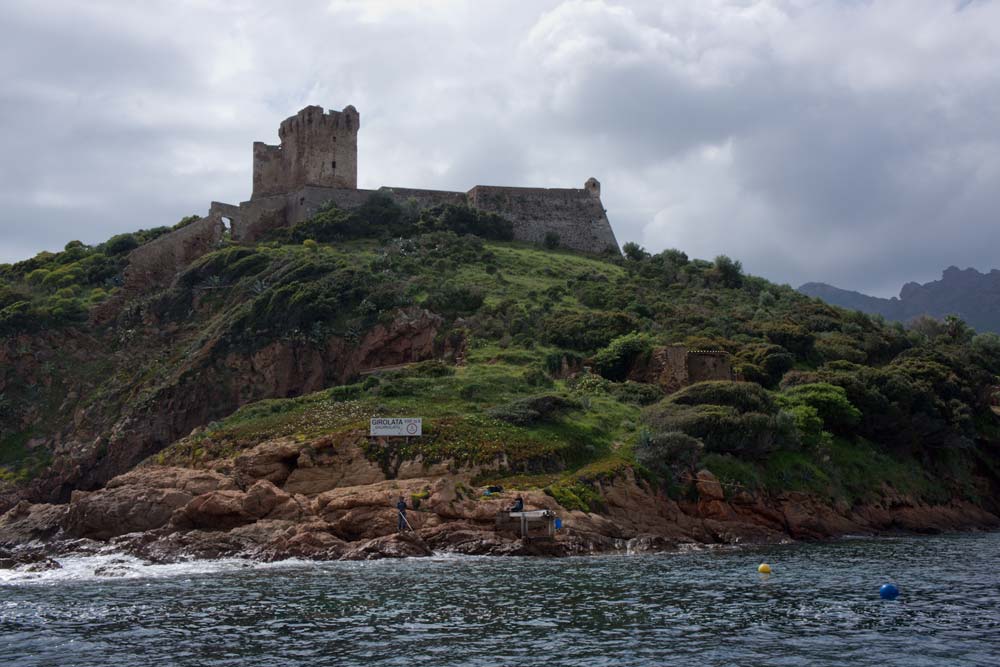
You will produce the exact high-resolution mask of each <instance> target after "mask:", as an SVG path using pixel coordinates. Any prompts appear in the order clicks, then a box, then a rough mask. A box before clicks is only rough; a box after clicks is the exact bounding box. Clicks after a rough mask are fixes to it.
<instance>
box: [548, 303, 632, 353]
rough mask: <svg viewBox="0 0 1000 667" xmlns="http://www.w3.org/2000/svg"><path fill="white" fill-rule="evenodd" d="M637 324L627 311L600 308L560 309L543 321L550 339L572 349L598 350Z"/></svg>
mask: <svg viewBox="0 0 1000 667" xmlns="http://www.w3.org/2000/svg"><path fill="white" fill-rule="evenodd" d="M637 328H638V322H637V321H636V320H635V318H634V317H632V316H631V315H629V314H628V313H623V312H620V311H601V312H587V313H577V312H569V313H558V314H556V315H553V316H552V317H550V318H549V319H548V320H547V321H546V322H545V325H544V331H545V333H544V335H545V337H546V339H547V341H548V342H550V343H552V344H554V345H558V346H559V347H568V348H570V349H573V350H581V351H587V350H595V349H598V348H601V347H604V346H605V345H608V344H609V343H610V342H611V341H612V340H614V339H615V338H617V337H618V336H622V335H624V334H627V333H629V332H631V331H635V330H636V329H637Z"/></svg>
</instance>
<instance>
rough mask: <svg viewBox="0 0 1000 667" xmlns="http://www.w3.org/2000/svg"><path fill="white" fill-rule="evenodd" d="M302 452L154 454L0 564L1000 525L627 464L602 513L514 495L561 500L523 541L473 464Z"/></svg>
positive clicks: (485, 550)
mask: <svg viewBox="0 0 1000 667" xmlns="http://www.w3.org/2000/svg"><path fill="white" fill-rule="evenodd" d="M301 447H302V446H301V445H300V444H295V443H289V442H270V443H266V444H264V445H261V446H259V447H257V448H255V449H254V450H251V451H250V452H248V453H245V454H243V455H241V456H239V457H237V458H236V459H234V460H233V461H230V462H227V463H226V464H225V465H220V466H216V468H215V469H193V468H182V467H174V466H157V465H143V466H140V467H139V468H136V469H134V470H132V471H130V472H128V473H126V474H124V475H121V476H119V477H116V478H114V479H112V480H111V481H110V482H109V483H108V484H107V485H106V486H105V487H104V488H102V489H99V490H97V491H92V492H83V491H74V492H73V494H72V498H71V500H70V502H68V503H65V504H58V505H56V504H31V503H28V502H26V501H22V502H20V503H18V504H17V505H16V506H15V507H13V508H11V509H10V510H9V511H8V512H7V513H6V514H4V515H3V516H0V568H5V567H6V568H25V569H35V570H39V569H47V568H51V567H58V563H57V562H56V561H55V560H53V558H55V557H58V556H61V555H67V554H96V553H102V554H103V553H121V554H129V555H134V556H137V557H140V558H142V559H145V560H147V561H149V562H155V563H169V562H178V561H184V560H191V559H216V558H229V557H239V558H248V559H252V560H258V561H278V560H284V559H288V558H301V559H313V560H373V559H379V558H403V557H419V556H429V555H431V554H433V553H436V552H437V553H440V552H451V553H458V554H469V555H489V556H569V555H585V554H605V553H650V552H665V551H672V550H675V549H678V548H683V547H685V546H686V545H687V546H698V545H753V544H773V543H781V542H788V541H793V540H821V539H828V538H834V537H838V536H843V535H874V534H883V533H893V532H897V533H898V532H908V533H938V532H951V531H961V530H972V529H995V528H998V527H1000V518H998V517H997V516H996V515H995V514H993V513H991V512H988V511H986V510H984V509H982V508H981V507H978V506H976V505H973V504H971V503H968V502H961V501H956V502H953V503H950V504H947V505H926V504H922V503H919V502H914V501H913V500H912V499H910V498H908V497H906V496H902V495H899V494H896V493H895V492H894V491H893V490H892V489H890V488H885V489H884V490H883V494H882V498H881V499H880V501H879V502H877V503H868V504H864V505H855V506H848V505H847V504H841V505H831V504H829V503H826V502H823V501H821V500H819V499H817V498H815V497H811V496H809V495H805V494H799V493H787V494H783V495H781V496H778V497H763V496H760V495H753V494H749V493H746V492H740V493H736V494H732V493H730V494H727V493H726V492H725V491H724V489H723V486H722V485H721V484H720V483H719V481H718V480H717V479H716V478H715V477H714V476H713V475H712V474H711V473H710V472H708V471H707V470H701V471H699V472H697V474H696V476H695V477H694V479H693V480H692V487H691V489H690V491H691V493H688V494H686V495H685V497H686V498H690V499H689V500H673V499H671V498H669V497H667V496H666V495H664V494H663V493H662V492H660V491H659V490H657V489H655V488H653V487H652V486H651V485H650V484H649V483H648V482H647V481H645V480H643V479H641V478H638V477H636V476H635V475H634V473H633V472H632V471H631V470H625V471H623V472H621V473H619V474H617V475H615V476H614V477H613V478H611V479H607V480H604V481H599V482H596V486H597V488H598V490H599V492H600V496H601V498H602V502H603V505H604V507H603V511H601V512H600V513H592V512H582V511H577V510H567V509H565V508H563V507H561V506H560V505H559V504H558V503H557V502H556V500H555V499H554V498H552V497H550V496H549V495H546V494H545V493H544V492H542V491H540V490H530V491H521V492H518V493H520V495H523V496H524V500H525V504H526V505H527V507H528V508H529V509H549V510H552V511H554V512H555V513H556V514H557V515H558V516H559V517H560V518H561V519H562V522H563V526H564V527H563V529H561V530H559V531H558V533H557V536H556V538H555V539H554V540H553V541H537V540H533V541H524V540H521V539H518V538H516V537H515V536H513V535H507V534H501V533H497V532H496V531H495V529H494V517H495V515H496V513H497V512H498V511H500V510H502V509H504V508H505V507H506V506H507V505H509V504H510V502H511V500H512V499H513V496H514V493H511V492H508V493H501V494H493V495H490V496H484V495H483V494H482V490H481V489H476V488H472V487H471V476H472V475H471V472H469V471H467V472H466V473H464V474H463V473H461V472H459V473H455V472H447V471H446V470H445V469H442V468H433V467H421V466H411V468H410V469H404V470H402V473H403V474H404V475H417V474H419V473H420V472H423V473H424V476H408V477H406V478H403V479H385V476H384V475H383V474H382V473H381V472H380V471H379V470H378V468H377V467H375V466H374V465H373V464H371V463H370V462H367V461H366V460H364V458H363V457H360V458H358V457H353V458H350V459H349V460H345V459H343V457H340V460H338V461H327V462H326V463H327V465H325V466H324V465H319V466H316V467H312V468H303V469H302V470H305V471H306V472H307V473H308V474H305V475H302V474H300V475H298V476H295V475H292V474H291V472H293V471H291V470H289V466H288V465H287V463H286V462H287V461H288V460H289V458H290V457H294V456H300V450H301ZM341 453H342V454H343V451H342V452H341ZM429 473H436V474H429ZM399 496H404V497H406V498H407V499H409V500H408V502H410V503H411V505H414V507H413V508H412V509H410V510H409V512H408V518H409V520H410V523H411V524H412V526H413V529H414V531H413V532H412V533H410V532H407V533H397V532H396V523H397V515H396V510H395V507H394V504H395V499H396V498H397V497H399Z"/></svg>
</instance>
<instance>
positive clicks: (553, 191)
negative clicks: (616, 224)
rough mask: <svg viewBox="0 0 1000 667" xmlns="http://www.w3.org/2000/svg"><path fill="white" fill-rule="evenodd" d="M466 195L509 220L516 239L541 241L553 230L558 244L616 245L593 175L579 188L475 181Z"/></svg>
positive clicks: (595, 248) (592, 248) (593, 248)
mask: <svg viewBox="0 0 1000 667" xmlns="http://www.w3.org/2000/svg"><path fill="white" fill-rule="evenodd" d="M468 196H469V204H470V205H471V206H474V207H476V208H479V209H482V210H485V211H491V212H493V213H497V214H499V215H502V216H503V217H505V218H507V219H509V220H511V221H512V222H513V223H514V238H515V239H517V240H518V241H527V242H529V243H542V242H543V241H544V240H545V236H546V234H548V233H550V232H553V233H555V234H557V235H558V236H559V244H560V246H562V247H565V248H570V249H572V250H579V251H583V252H593V253H600V252H604V251H605V250H606V249H608V248H614V249H615V250H617V249H618V241H617V239H615V234H614V232H613V231H612V230H611V223H609V222H608V217H607V215H606V213H605V210H604V206H603V204H601V198H600V184H599V183H597V181H596V180H594V179H590V180H589V181H587V184H586V186H585V187H584V188H583V189H573V188H509V187H499V186H491V185H477V186H476V187H474V188H472V189H471V190H469V193H468Z"/></svg>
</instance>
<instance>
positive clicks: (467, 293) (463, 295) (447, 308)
mask: <svg viewBox="0 0 1000 667" xmlns="http://www.w3.org/2000/svg"><path fill="white" fill-rule="evenodd" d="M424 305H426V306H427V307H428V308H429V309H431V310H433V311H434V312H436V313H439V314H441V315H444V316H445V317H450V318H454V317H460V316H463V315H471V314H472V313H474V312H476V311H477V310H479V307H480V306H482V305H483V293H482V291H480V290H479V289H478V288H476V287H468V286H465V285H453V284H446V285H443V286H441V287H438V288H436V289H434V290H433V291H432V292H431V293H430V294H429V295H428V296H427V301H425V302H424Z"/></svg>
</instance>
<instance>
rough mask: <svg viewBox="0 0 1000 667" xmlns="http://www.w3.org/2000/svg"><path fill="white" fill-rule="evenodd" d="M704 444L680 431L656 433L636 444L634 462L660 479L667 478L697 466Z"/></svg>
mask: <svg viewBox="0 0 1000 667" xmlns="http://www.w3.org/2000/svg"><path fill="white" fill-rule="evenodd" d="M704 450H705V444H704V443H703V442H702V441H701V440H698V439H697V438H692V437H691V436H689V435H687V434H686V433H681V432H680V431H668V432H666V433H658V434H654V435H651V436H650V437H648V438H640V439H639V442H638V443H637V444H636V450H635V458H636V460H637V461H638V462H639V463H640V464H642V465H644V466H646V468H648V469H649V470H651V471H653V472H654V473H655V474H656V475H657V476H659V477H660V478H663V479H665V478H668V477H670V476H671V475H672V474H674V473H675V472H677V471H679V470H690V469H692V468H694V467H695V465H697V463H698V460H699V459H700V458H701V456H702V454H703V453H704Z"/></svg>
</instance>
